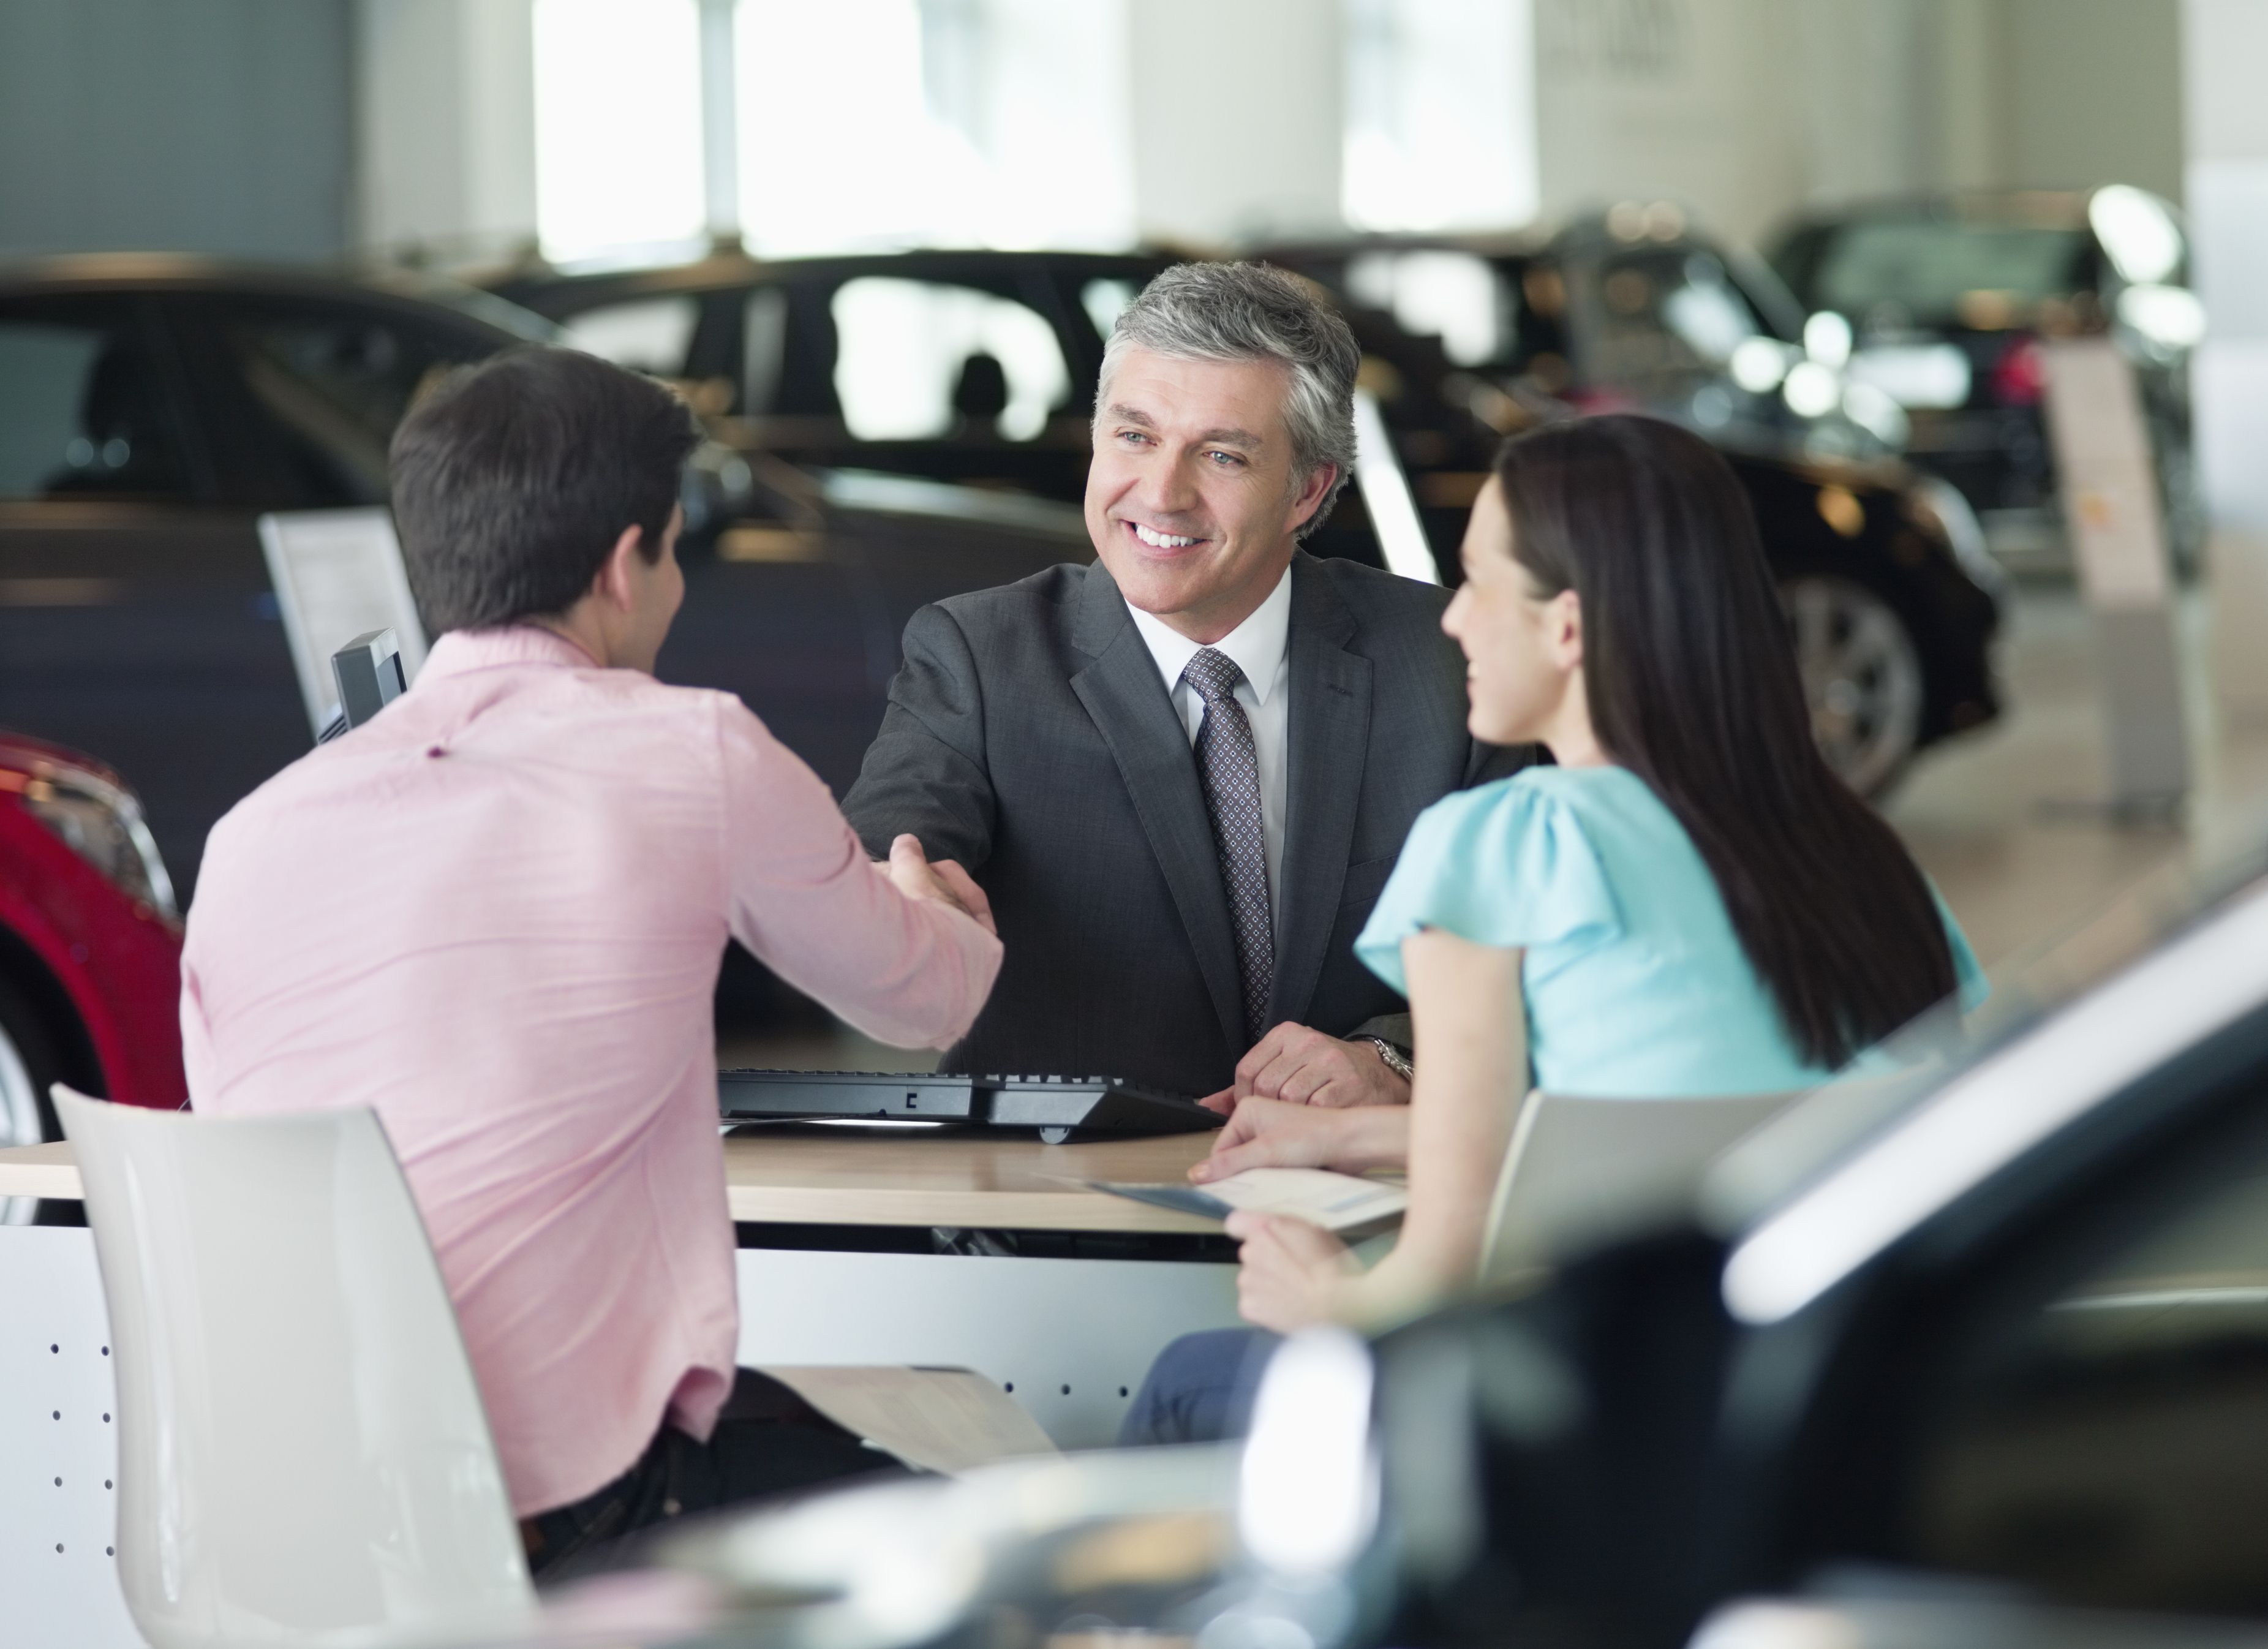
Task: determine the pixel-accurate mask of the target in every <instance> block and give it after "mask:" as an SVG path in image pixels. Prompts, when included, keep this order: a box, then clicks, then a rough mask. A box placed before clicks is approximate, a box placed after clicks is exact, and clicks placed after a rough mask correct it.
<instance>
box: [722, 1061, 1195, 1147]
mask: <svg viewBox="0 0 2268 1649" xmlns="http://www.w3.org/2000/svg"><path fill="white" fill-rule="evenodd" d="M717 1101H718V1112H719V1113H720V1114H721V1115H723V1116H724V1117H725V1120H726V1121H727V1122H748V1123H755V1122H825V1121H834V1120H849V1119H857V1120H861V1121H889V1122H932V1123H962V1124H966V1125H968V1126H973V1127H985V1128H1018V1129H1024V1128H1028V1129H1034V1130H1037V1131H1038V1134H1039V1137H1041V1138H1042V1139H1043V1140H1045V1141H1046V1142H1047V1143H1049V1145H1061V1144H1062V1143H1063V1142H1064V1141H1065V1140H1067V1139H1071V1138H1079V1139H1109V1138H1119V1137H1128V1136H1130V1135H1138V1134H1189V1133H1196V1132H1197V1131H1199V1130H1204V1129H1207V1128H1218V1127H1219V1126H1220V1124H1221V1122H1222V1120H1223V1119H1222V1118H1221V1116H1220V1115H1219V1113H1218V1112H1214V1111H1209V1110H1207V1109H1205V1108H1204V1106H1202V1105H1199V1104H1198V1103H1197V1101H1195V1100H1191V1099H1188V1098H1185V1097H1183V1096H1182V1095H1181V1094H1177V1093H1161V1092H1160V1091H1159V1090H1158V1089H1155V1088H1145V1087H1144V1086H1141V1085H1139V1084H1138V1083H1132V1082H1128V1081H1125V1080H1123V1078H1117V1077H1065V1076H989V1077H968V1076H938V1075H933V1074H924V1073H922V1072H918V1071H914V1072H901V1071H718V1073H717Z"/></svg>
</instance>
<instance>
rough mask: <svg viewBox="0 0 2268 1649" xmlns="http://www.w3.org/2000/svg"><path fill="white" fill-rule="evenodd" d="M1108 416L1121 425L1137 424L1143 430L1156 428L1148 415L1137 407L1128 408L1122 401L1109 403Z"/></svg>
mask: <svg viewBox="0 0 2268 1649" xmlns="http://www.w3.org/2000/svg"><path fill="white" fill-rule="evenodd" d="M1110 416H1112V417H1114V418H1116V419H1117V420H1118V422H1119V423H1138V424H1140V425H1141V426H1142V427H1143V428H1144V429H1145V430H1154V429H1156V428H1157V427H1158V426H1157V424H1156V423H1154V422H1153V421H1152V418H1151V416H1150V415H1149V414H1148V413H1146V412H1145V411H1143V410H1142V409H1140V408H1138V407H1130V406H1128V405H1127V404H1126V403H1125V402H1124V401H1113V402H1112V403H1111V406H1110Z"/></svg>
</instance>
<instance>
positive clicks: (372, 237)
mask: <svg viewBox="0 0 2268 1649" xmlns="http://www.w3.org/2000/svg"><path fill="white" fill-rule="evenodd" d="M534 58H535V46H534V14H533V10H532V7H531V4H530V0H357V5H356V17H355V91H356V94H357V95H356V116H357V119H356V138H357V143H356V150H357V154H356V169H357V182H358V185H359V187H358V190H357V194H358V196H359V200H358V205H359V211H358V214H357V225H356V231H357V233H356V238H357V240H358V241H359V243H360V244H361V245H362V246H364V247H371V248H376V249H385V250H399V249H402V248H406V247H430V248H432V249H434V250H436V251H438V252H439V253H441V254H443V255H445V256H446V257H449V258H453V259H459V258H469V257H474V256H479V255H487V254H503V253H505V252H508V251H510V250H512V248H514V247H518V246H519V245H521V244H524V243H527V242H529V241H532V240H533V239H534V234H535V62H534ZM632 91H633V92H634V91H635V89H632ZM629 107H630V110H633V111H634V109H635V97H634V95H633V96H632V99H631V102H630V106H629ZM619 117H622V116H621V114H619V113H611V112H607V111H596V110H594V111H593V118H594V119H601V118H619Z"/></svg>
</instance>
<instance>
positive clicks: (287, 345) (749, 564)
mask: <svg viewBox="0 0 2268 1649" xmlns="http://www.w3.org/2000/svg"><path fill="white" fill-rule="evenodd" d="M555 337H556V332H555V331H554V329H553V328H551V327H550V326H549V324H547V323H546V322H544V321H542V320H539V319H538V318H537V317H535V316H534V315H532V314H529V313H526V312H525V311H520V310H516V309H514V308H512V306H509V305H507V304H504V303H503V302H501V301H499V300H498V299H497V298H491V297H489V296H486V295H484V294H482V293H479V292H475V291H470V290H468V289H463V288H457V287H453V286H450V285H448V284H447V283H442V282H438V281H423V280H421V281H410V280H407V279H401V278H396V279H392V280H386V281H377V280H357V281H350V280H345V279H338V278H333V277H328V276H321V275H317V274H312V273H302V272H291V273H281V272H275V271H263V270H254V269H242V268H230V267H225V266H221V265H216V264H207V263H203V262H199V261H189V260H155V259H130V258H105V259H90V260H69V261H57V262H54V263H49V264H45V265H40V266H33V267H28V268H23V269H16V270H13V271H11V272H9V273H8V274H7V275H5V276H0V723H4V724H5V725H11V726H16V727H20V728H23V729H25V730H26V731H27V732H33V733H35V734H37V735H38V736H40V737H42V738H48V739H52V740H57V741H59V742H62V743H65V744H70V745H74V746H78V747H86V748H91V749H99V750H103V751H106V752H108V753H112V754H113V755H114V757H115V758H116V759H117V760H118V761H119V762H121V764H122V765H123V766H125V767H127V768H128V769H129V770H131V771H132V772H134V774H135V775H136V780H137V782H138V783H139V784H141V785H142V786H143V790H144V796H145V797H146V799H147V806H148V810H149V828H150V830H151V834H152V835H153V836H155V838H156V840H157V842H158V845H159V847H160V848H161V849H162V850H163V852H164V854H165V857H166V862H167V863H168V864H170V865H172V866H173V870H174V873H175V876H176V878H177V879H178V880H179V882H180V890H181V893H182V895H183V900H184V902H187V899H188V895H189V894H190V893H191V892H192V890H193V888H194V886H195V875H196V867H197V864H198V861H199V859H200V858H202V856H203V846H204V837H205V834H206V832H207V831H209V830H210V828H212V825H213V823H214V821H217V819H218V818H219V817H220V815H221V814H222V813H225V812H226V811H227V809H228V808H229V807H230V806H233V805H234V803H235V802H236V801H237V800H238V799H239V798H240V797H242V796H244V795H245V794H247V793H248V792H249V791H251V790H253V789H254V787H255V786H257V785H258V784H260V783H261V781H262V780H264V779H266V778H267V777H269V775H270V774H272V773H274V772H276V770H278V769H281V768H282V767H283V766H284V764H285V763H287V762H291V760H293V759H294V758H295V757H297V756H298V755H302V754H304V753H305V752H306V749H307V748H308V747H309V745H310V743H311V735H310V733H309V731H308V728H307V725H306V718H305V713H304V711H303V710H302V708H301V705H300V702H299V696H298V687H297V686H296V684H295V679H294V677H293V674H292V669H291V657H290V653H289V650H288V648H287V646H286V644H285V641H284V629H283V625H282V622H281V617H280V614H279V611H278V609H277V606H276V598H275V593H274V591H273V589H272V587H271V585H270V582H269V573H268V569H267V565H266V563H265V561H264V559H263V557H262V555H261V548H260V543H259V539H258V534H257V532H256V529H255V522H256V520H257V518H258V517H259V515H260V514H261V513H262V512H266V511H271V510H286V511H288V510H313V509H328V508H336V507H342V506H349V505H357V504H383V503H384V502H385V501H386V498H387V473H386V451H387V442H388V440H389V439H390V438H391V437H392V435H393V431H394V425H395V424H396V423H398V422H399V421H400V419H401V416H402V414H403V412H404V411H405V410H406V409H408V407H409V402H410V401H411V400H412V398H413V397H414V396H415V395H416V393H417V391H418V389H419V388H420V387H421V386H423V385H424V384H425V383H427V382H428V381H429V380H430V379H431V378H433V377H434V376H435V375H436V374H438V373H439V372H444V371H446V370H447V369H448V368H449V367H451V366H453V365H455V364H460V363H462V362H467V361H473V360H478V359H480V358H482V357H485V356H489V355H492V354H494V353H496V352H497V351H498V350H507V349H512V348H516V347H519V346H521V345H524V344H527V343H529V342H547V341H550V340H552V339H554V338H555ZM753 457H754V459H755V461H753V462H752V461H750V460H744V459H741V458H740V457H738V456H736V455H733V454H727V453H723V452H721V451H720V450H718V449H713V448H712V449H705V450H704V451H703V453H702V454H701V455H700V457H699V459H698V460H696V465H695V466H694V468H693V470H692V472H691V474H690V475H689V483H688V497H687V502H688V505H689V511H688V513H689V521H690V522H691V525H692V527H693V530H692V531H691V532H689V534H688V536H687V541H686V547H685V560H686V567H687V585H688V595H687V601H686V605H685V611H684V615H683V616H682V617H681V619H680V620H679V622H678V624H677V626H676V628H675V629H674V632H673V634H672V637H671V640H670V644H669V648H668V651H667V652H666V653H665V654H664V655H663V659H662V673H663V674H664V675H665V676H666V677H667V678H668V679H670V680H672V681H680V682H684V683H688V684H692V685H698V686H705V687H718V688H725V689H727V690H729V691H733V692H736V693H738V694H740V696H741V697H742V698H744V699H745V700H746V701H747V703H748V704H749V706H750V708H752V709H754V710H755V711H756V712H757V714H759V715H761V716H762V717H763V718H765V720H766V721H767V722H768V723H769V724H770V725H771V726H772V727H773V728H774V730H775V731H777V732H778V733H779V735H780V736H781V738H782V739H784V740H785V741H786V742H787V743H788V744H789V746H790V747H792V748H793V749H794V750H796V751H797V753H798V754H799V755H802V756H803V757H804V758H805V759H806V761H808V762H811V763H812V764H813V766H814V768H816V769H818V770H819V772H820V774H821V777H824V778H825V779H826V780H827V781H828V783H829V784H833V785H835V786H836V788H837V790H838V791H839V790H842V789H843V788H846V787H847V786H848V785H849V784H850V782H851V778H853V777H855V776H856V774H857V772H858V761H859V759H860V757H861V756H862V755H864V753H865V746H866V743H867V740H869V739H870V738H871V737H872V736H873V729H874V727H875V726H876V725H878V724H879V722H880V716H881V706H882V699H883V695H884V693H885V691H886V689H887V685H888V682H889V680H890V678H891V676H892V675H893V674H895V672H896V668H897V657H898V635H899V632H900V630H901V629H902V627H903V624H904V621H905V619H906V617H907V616H909V615H910V614H911V612H912V611H913V609H914V608H915V607H918V606H919V605H921V604H922V603H923V602H924V601H927V600H935V599H937V598H938V597H939V596H942V595H946V594H950V593H954V592H955V591H958V590H963V589H969V588H975V587H978V586H981V585H987V584H993V583H998V582H1001V581H1003V580H1005V579H1009V578H1020V577H1022V576H1023V575H1024V574H1026V573H1027V572H1031V571H1037V570H1038V569H1039V568H1041V567H1043V566H1047V565H1050V564H1052V563H1055V562H1057V561H1060V560H1063V559H1065V558H1066V557H1083V556H1085V555H1086V548H1085V546H1086V533H1085V531H1084V529H1083V527H1081V526H1080V524H1079V517H1078V514H1077V512H1075V511H1069V510H1063V509H1056V510H1049V509H1048V508H1047V507H1046V506H1044V505H1042V504H1038V503H1036V502H1035V501H1033V500H1030V499H1020V498H1013V497H993V496H990V495H985V494H982V493H979V492H977V491H976V490H974V489H956V488H953V487H947V486H941V485H932V486H929V487H926V488H924V487H922V486H919V485H917V484H914V483H911V482H907V483H904V484H901V485H898V486H896V487H895V488H890V487H887V486H881V487H878V486H876V485H874V484H868V485H866V486H865V487H864V488H860V487H858V486H857V485H855V484H836V485H834V486H833V487H832V488H831V489H830V487H829V485H828V484H827V483H825V482H821V481H820V480H818V479H816V478H814V477H812V476H809V475H805V474H804V473H802V472H800V471H798V470H796V469H794V468H793V467H791V466H788V465H786V464H784V463H782V462H780V461H778V460H772V459H769V458H767V457H766V456H765V455H763V454H762V453H755V454H754V455H753Z"/></svg>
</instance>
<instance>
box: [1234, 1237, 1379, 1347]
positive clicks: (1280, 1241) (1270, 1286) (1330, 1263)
mask: <svg viewBox="0 0 2268 1649" xmlns="http://www.w3.org/2000/svg"><path fill="white" fill-rule="evenodd" d="M1228 1234H1229V1235H1230V1236H1232V1237H1234V1238H1237V1239H1238V1240H1241V1242H1242V1243H1243V1245H1244V1247H1243V1249H1242V1250H1241V1253H1240V1254H1239V1255H1238V1260H1239V1262H1240V1263H1239V1264H1238V1266H1237V1268H1236V1309H1237V1313H1238V1314H1239V1315H1240V1316H1241V1317H1242V1318H1243V1319H1244V1320H1245V1321H1247V1322H1250V1323H1256V1324H1257V1325H1258V1326H1260V1327H1261V1328H1263V1329H1274V1330H1275V1331H1276V1332H1277V1333H1278V1334H1291V1333H1294V1332H1296V1331H1297V1330H1299V1329H1304V1328H1307V1326H1308V1325H1310V1324H1311V1323H1317V1322H1327V1321H1332V1320H1333V1319H1335V1318H1337V1317H1338V1316H1340V1315H1341V1309H1340V1308H1341V1307H1342V1305H1343V1304H1344V1300H1345V1296H1346V1295H1347V1294H1348V1292H1350V1285H1351V1284H1352V1283H1353V1282H1354V1281H1355V1279H1356V1278H1357V1277H1359V1276H1360V1275H1361V1274H1362V1271H1361V1267H1360V1266H1359V1265H1357V1264H1356V1263H1355V1258H1354V1255H1352V1254H1351V1253H1349V1252H1348V1251H1347V1246H1346V1244H1344V1242H1341V1241H1340V1240H1338V1239H1337V1237H1334V1236H1333V1235H1331V1233H1329V1232H1328V1231H1325V1230H1323V1229H1322V1227H1321V1226H1311V1225H1309V1224H1308V1223H1307V1221H1306V1220H1304V1219H1293V1218H1290V1217H1289V1216H1287V1215H1283V1214H1256V1213H1253V1212H1252V1211H1249V1210H1240V1211H1237V1212H1236V1213H1233V1214H1231V1215H1230V1216H1229V1217H1228Z"/></svg>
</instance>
